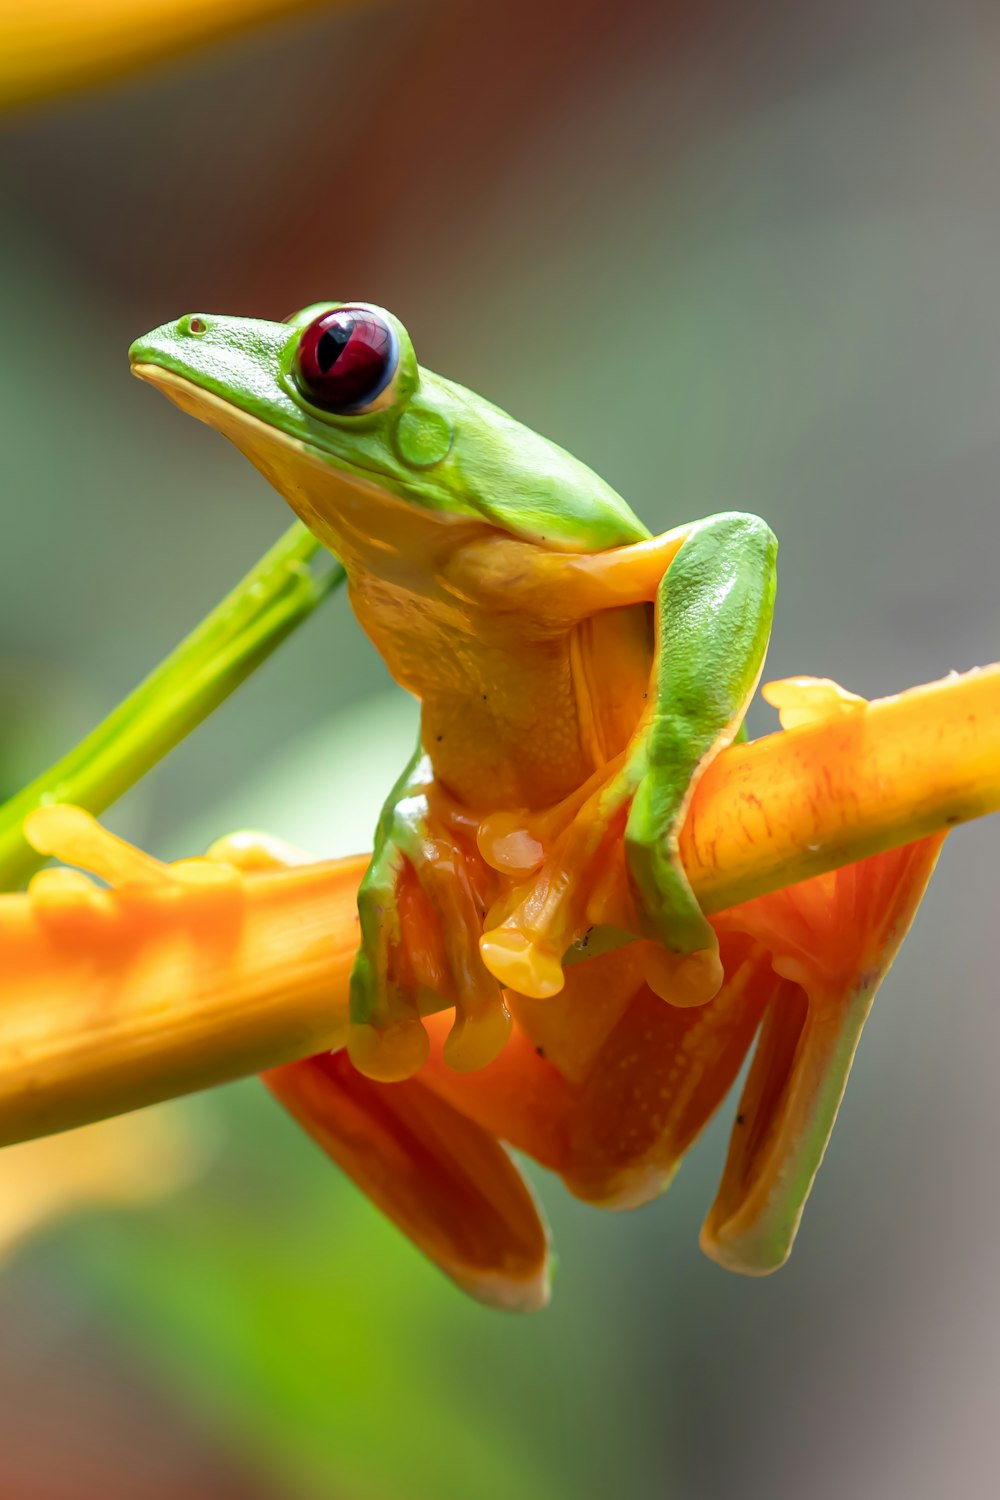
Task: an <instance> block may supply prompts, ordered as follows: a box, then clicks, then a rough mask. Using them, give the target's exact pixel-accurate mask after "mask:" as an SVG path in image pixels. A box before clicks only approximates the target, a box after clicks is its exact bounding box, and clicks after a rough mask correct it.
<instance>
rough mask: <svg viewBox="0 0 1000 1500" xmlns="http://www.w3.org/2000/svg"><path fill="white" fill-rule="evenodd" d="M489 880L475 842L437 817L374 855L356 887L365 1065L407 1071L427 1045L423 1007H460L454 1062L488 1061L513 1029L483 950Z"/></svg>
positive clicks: (359, 1047)
mask: <svg viewBox="0 0 1000 1500" xmlns="http://www.w3.org/2000/svg"><path fill="white" fill-rule="evenodd" d="M491 884H492V878H491V876H490V872H489V871H488V870H487V869H486V867H485V865H484V864H483V862H482V860H481V859H480V858H479V856H478V854H477V853H476V851H475V849H474V848H471V847H465V844H464V843H463V841H462V840H461V838H460V837H459V836H458V835H457V834H456V832H455V831H454V830H452V829H450V828H448V827H446V826H444V825H443V824H442V823H439V822H438V820H436V819H435V820H434V821H433V823H430V822H428V823H427V824H425V825H424V827H423V831H422V832H421V834H420V836H419V837H413V836H411V835H410V834H409V833H408V832H407V831H406V830H405V829H394V830H393V835H392V836H391V837H390V839H389V840H388V841H387V842H386V843H385V845H384V846H383V848H382V849H381V851H380V852H379V853H378V854H376V856H375V857H374V858H373V860H372V863H371V866H370V867H369V870H368V873H367V875H366V876H365V879H364V881H363V882H362V885H361V889H360V891H359V893H358V911H359V915H360V918H361V949H360V951H359V954H358V958H357V961H356V963H355V967H354V973H353V975H352V977H351V1023H352V1024H351V1032H350V1038H349V1041H348V1049H349V1052H350V1056H351V1061H352V1062H353V1063H354V1065H355V1067H356V1068H357V1069H358V1070H359V1072H362V1073H364V1074H365V1075H366V1076H367V1077H369V1078H374V1079H379V1080H381V1081H383V1082H392V1081H399V1080H401V1079H404V1078H409V1077H410V1076H411V1075H412V1074H414V1073H416V1072H417V1071H418V1070H419V1068H420V1067H421V1066H422V1065H423V1063H424V1061H425V1059H426V1057H427V1050H428V1041H427V1035H426V1032H425V1031H424V1027H423V1022H422V1019H421V1017H422V1015H424V1014H429V1013H431V1012H433V1011H437V1010H441V1009H442V1008H443V1007H445V1006H447V1005H453V1006H454V1009H455V1019H454V1023H453V1025H452V1029H451V1032H450V1034H449V1037H448V1040H447V1042H446V1043H445V1047H444V1057H445V1061H446V1062H447V1063H448V1065H449V1066H450V1067H452V1068H455V1069H458V1070H459V1071H463V1072H464V1071H468V1070H471V1069H475V1068H481V1067H484V1066H485V1065H486V1063H488V1062H492V1060H493V1058H494V1057H496V1056H497V1054H498V1053H499V1052H500V1051H501V1050H502V1048H503V1046H504V1044H505V1042H506V1041H507V1037H508V1035H509V1032H510V1017H509V1016H508V1014H507V1009H506V1006H505V1005H504V1001H503V993H502V990H501V988H500V985H499V984H498V983H497V981H496V979H495V978H494V977H493V976H492V975H491V974H490V973H489V971H488V969H487V968H486V966H485V965H484V963H483V961H482V958H481V957H480V953H479V936H480V933H481V931H482V920H483V912H484V911H485V909H486V905H487V904H488V900H489V899H490V895H491V892H490V891H489V887H490V885H491Z"/></svg>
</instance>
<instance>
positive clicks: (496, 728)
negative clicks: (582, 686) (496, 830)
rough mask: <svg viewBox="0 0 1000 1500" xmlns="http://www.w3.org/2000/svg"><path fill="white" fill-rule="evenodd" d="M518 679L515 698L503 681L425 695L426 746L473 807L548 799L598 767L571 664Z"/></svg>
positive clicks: (447, 781) (445, 778) (556, 798)
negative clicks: (583, 727)
mask: <svg viewBox="0 0 1000 1500" xmlns="http://www.w3.org/2000/svg"><path fill="white" fill-rule="evenodd" d="M511 687H512V688H513V689H515V690H516V697H512V698H511V700H510V701H509V702H508V701H505V700H506V699H507V694H506V693H505V692H504V689H503V685H500V684H496V683H494V684H493V687H492V692H491V690H490V685H489V684H486V683H484V685H483V689H482V690H481V691H480V692H479V693H478V694H477V695H476V696H474V697H472V698H468V699H467V698H454V697H450V696H449V697H444V698H434V697H431V698H425V700H424V711H423V720H422V723H423V739H424V747H425V749H426V750H427V752H428V754H429V755H430V757H431V761H432V762H433V765H434V770H435V774H436V776H437V778H438V780H439V781H440V782H441V783H442V785H443V786H445V787H446V788H447V789H448V790H449V791H450V792H451V793H452V795H453V796H455V797H457V798H458V799H459V801H460V802H463V803H465V805H466V806H468V807H471V808H476V809H483V810H487V809H496V808H508V807H530V808H538V807H549V806H551V805H552V804H553V803H555V802H560V801H562V799H563V798H564V797H566V796H568V795H569V793H570V792H572V791H573V790H574V789H575V788H576V787H578V786H580V784H581V783H582V782H584V781H586V779H587V778H588V777H589V776H590V775H591V773H592V772H593V770H594V765H593V763H592V761H591V759H590V757H589V756H588V754H587V749H586V746H585V745H584V743H583V739H582V736H581V733H580V724H579V715H578V713H577V704H576V701H575V698H574V695H573V684H572V680H571V677H570V674H569V671H568V668H567V671H566V672H565V673H564V674H563V675H562V676H557V675H556V674H554V673H547V674H545V677H544V679H543V680H542V681H534V680H531V674H530V673H529V672H523V671H522V672H520V673H518V674H517V675H516V676H515V677H514V679H513V682H512V684H511Z"/></svg>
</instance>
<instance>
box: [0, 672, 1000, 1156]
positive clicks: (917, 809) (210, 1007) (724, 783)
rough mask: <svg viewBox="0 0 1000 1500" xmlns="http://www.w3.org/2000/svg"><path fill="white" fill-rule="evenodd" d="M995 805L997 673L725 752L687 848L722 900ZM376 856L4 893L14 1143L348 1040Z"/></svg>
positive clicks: (711, 894) (708, 894) (2, 1001)
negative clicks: (352, 975)
mask: <svg viewBox="0 0 1000 1500" xmlns="http://www.w3.org/2000/svg"><path fill="white" fill-rule="evenodd" d="M998 809H1000V665H994V666H991V667H987V668H984V669H982V670H980V671H976V672H971V673H968V674H966V675H965V676H961V677H959V676H952V677H949V678H946V679H944V680H943V681H941V682H936V683H932V684H930V685H928V686H926V687H921V688H916V689H914V690H912V691H911V692H907V693H904V694H901V695H900V696H898V697H893V698H886V699H882V700H880V701H877V702H874V703H871V704H869V705H868V706H867V707H864V708H862V709H860V710H859V711H857V712H842V713H839V714H834V715H833V716H832V717H830V718H828V719H825V720H823V721H822V722H820V723H816V724H812V725H806V726H804V727H802V728H796V729H792V730H787V731H785V732H783V733H780V734H774V735H771V736H769V737H767V738H764V739H762V740H757V741H755V742H754V743H752V744H749V745H742V746H735V747H733V748H731V749H730V750H727V751H726V752H725V753H724V754H723V755H721V756H720V757H719V758H718V760H717V761H716V762H715V764H714V765H713V766H712V767H711V768H710V769H709V771H708V772H707V773H706V775H705V776H704V778H703V780H702V781H701V783H700V784H699V786H698V789H697V792H696V795H695V798H694V801H693V804H692V808H691V812H690V815H689V817H688V820H687V823H686V825H685V828H684V831H683V835H682V840H681V852H682V856H683V859H684V862H685V865H686V867H687V870H688V873H689V875H690V878H691V881H692V884H693V886H694V889H695V891H696V893H697V894H698V896H699V899H700V900H701V901H702V903H703V905H704V907H705V909H706V910H707V911H708V912H710V913H715V912H719V911H721V910H724V909H726V908H727V907H729V906H731V905H733V904H735V903H737V902H741V901H745V900H748V899H750V898H751V897H754V896H757V895H763V894H765V893H766V892H768V891H772V890H776V889H778V888H780V887H782V886H785V885H788V884H791V883H793V882H796V881H799V880H803V879H805V878H807V877H809V876H813V875H817V874H820V873H822V872H823V871H826V870H830V869H834V868H836V867H838V866H840V865H843V864H847V863H850V862H853V861H854V860H856V859H860V858H862V857H864V856H867V855H869V854H873V853H876V852H878V851H880V850H884V849H889V848H893V847H897V846H899V845H902V844H906V843H909V842H911V841H912V840H914V839H917V838H920V837H922V836H923V835H925V834H928V833H932V832H935V831H938V830H943V829H946V828H948V827H951V826H953V825H954V824H956V823H958V822H962V821H965V820H966V819H969V818H973V817H977V816H980V815H982V814H984V813H988V812H994V811H997V810H998ZM364 865H365V859H364V857H362V856H358V857H356V858H352V859H348V860H342V861H327V862H320V863H316V864H314V865H302V866H298V867H296V868H293V869H288V870H281V871H261V872H259V873H237V872H236V871H234V870H231V869H228V868H227V867H224V866H223V867H218V866H212V865H210V864H207V863H205V862H202V861H191V862H186V863H184V864H182V865H179V866H173V867H167V866H162V867H158V866H156V865H155V862H152V861H150V862H149V863H148V866H147V867H146V873H145V874H143V873H142V872H141V868H140V866H139V865H137V867H136V868H137V870H139V871H140V876H141V878H140V879H139V880H138V881H137V882H136V883H130V882H126V883H123V884H121V885H119V886H118V888H117V889H114V890H110V891H104V890H99V889H97V888H96V887H94V886H92V885H87V884H84V883H83V881H82V878H80V877H75V876H74V875H73V874H72V873H71V872H68V871H45V872H42V874H41V875H40V876H38V877H36V880H35V882H34V883H33V885H32V888H31V890H30V891H29V893H28V894H27V895H4V896H0V1144H8V1143H10V1142H13V1141H18V1140H24V1139H27V1138H30V1137H32V1136H37V1135H43V1134H46V1133H48V1132H51V1131H55V1130H65V1129H69V1128H71V1127H74V1126H78V1125H82V1124H86V1123H88V1122H90V1121H93V1120H96V1119H99V1118H102V1117H104V1116H107V1115H112V1114H116V1113H120V1112H122V1111H124V1110H128V1109H133V1108H137V1107H139V1106H141V1105H144V1104H150V1103H153V1102H155V1101H157V1100H160V1099H164V1098H168V1097H171V1096H173V1095H176V1094H183V1093H187V1092H190V1091H192V1090H195V1089H200V1088H206V1087H209V1086H212V1085H215V1084H220V1083H224V1082H227V1081H229V1080H231V1079H234V1078H238V1077H241V1076H244V1075H246V1074H250V1073H257V1072H261V1071H264V1070H265V1069H268V1068H271V1067H274V1066H275V1065H277V1064H279V1063H282V1062H286V1061H288V1060H290V1059H293V1058H297V1057H305V1056H308V1055H310V1054H312V1053H316V1052H320V1051H323V1050H326V1049H330V1048H333V1047H337V1046H339V1045H341V1044H342V1042H343V1039H344V1036H345V1029H346V1008H347V980H348V975H349V972H350V966H351V962H352V959H353V954H354V949H355V943H356V931H357V927H356V917H355V912H354V898H355V892H356V888H357V882H358V880H359V879H360V876H361V873H362V871H363V869H364ZM157 870H159V871H162V874H159V875H158V874H157V873H156V872H157Z"/></svg>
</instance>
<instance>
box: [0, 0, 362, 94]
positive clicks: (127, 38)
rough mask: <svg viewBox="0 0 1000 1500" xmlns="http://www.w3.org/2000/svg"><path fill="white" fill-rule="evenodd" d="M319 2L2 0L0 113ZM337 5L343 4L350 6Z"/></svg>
mask: <svg viewBox="0 0 1000 1500" xmlns="http://www.w3.org/2000/svg"><path fill="white" fill-rule="evenodd" d="M320 3H321V0H48V3H47V4H46V3H44V0H2V3H0V107H2V106H4V105H8V106H9V105H13V104H24V103H27V102H28V101H30V100H33V99H43V98H46V97H47V96H48V95H50V94H56V93H59V92H61V91H62V90H64V89H71V88H79V87H81V86H83V85H87V84H94V83H101V82H103V81H104V80H105V79H108V78H113V77H114V76H116V75H117V74H120V73H128V72H131V71H132V69H133V68H140V67H143V66H145V65H146V64H148V63H151V62H155V61H158V60H159V59H161V58H165V57H173V56H177V55H178V54H180V53H183V52H187V51H189V50H191V49H193V48H196V47H199V46H202V45H203V44H204V43H206V42H211V41H215V40H216V39H218V38H222V37H225V36H229V35H231V34H232V33H234V32H238V31H242V30H244V29H246V28H248V27H251V26H255V25H259V24H261V23H262V22H265V21H273V20H280V19H282V18H283V17H285V16H288V15H292V14H294V13H295V12H296V11H304V10H312V9H318V7H319V5H320ZM328 3H332V0H328ZM337 3H339V4H340V5H341V6H344V5H345V4H346V3H347V0H337ZM354 3H357V0H354Z"/></svg>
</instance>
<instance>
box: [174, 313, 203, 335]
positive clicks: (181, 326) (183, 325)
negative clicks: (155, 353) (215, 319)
mask: <svg viewBox="0 0 1000 1500" xmlns="http://www.w3.org/2000/svg"><path fill="white" fill-rule="evenodd" d="M177 332H178V333H179V334H181V335H182V337H183V336H191V337H194V338H200V337H201V335H202V334H203V333H207V332H208V320H207V319H206V318H203V317H201V316H200V315H199V314H198V313H190V314H185V316H184V317H183V318H181V319H180V320H179V322H178V324H177Z"/></svg>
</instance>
